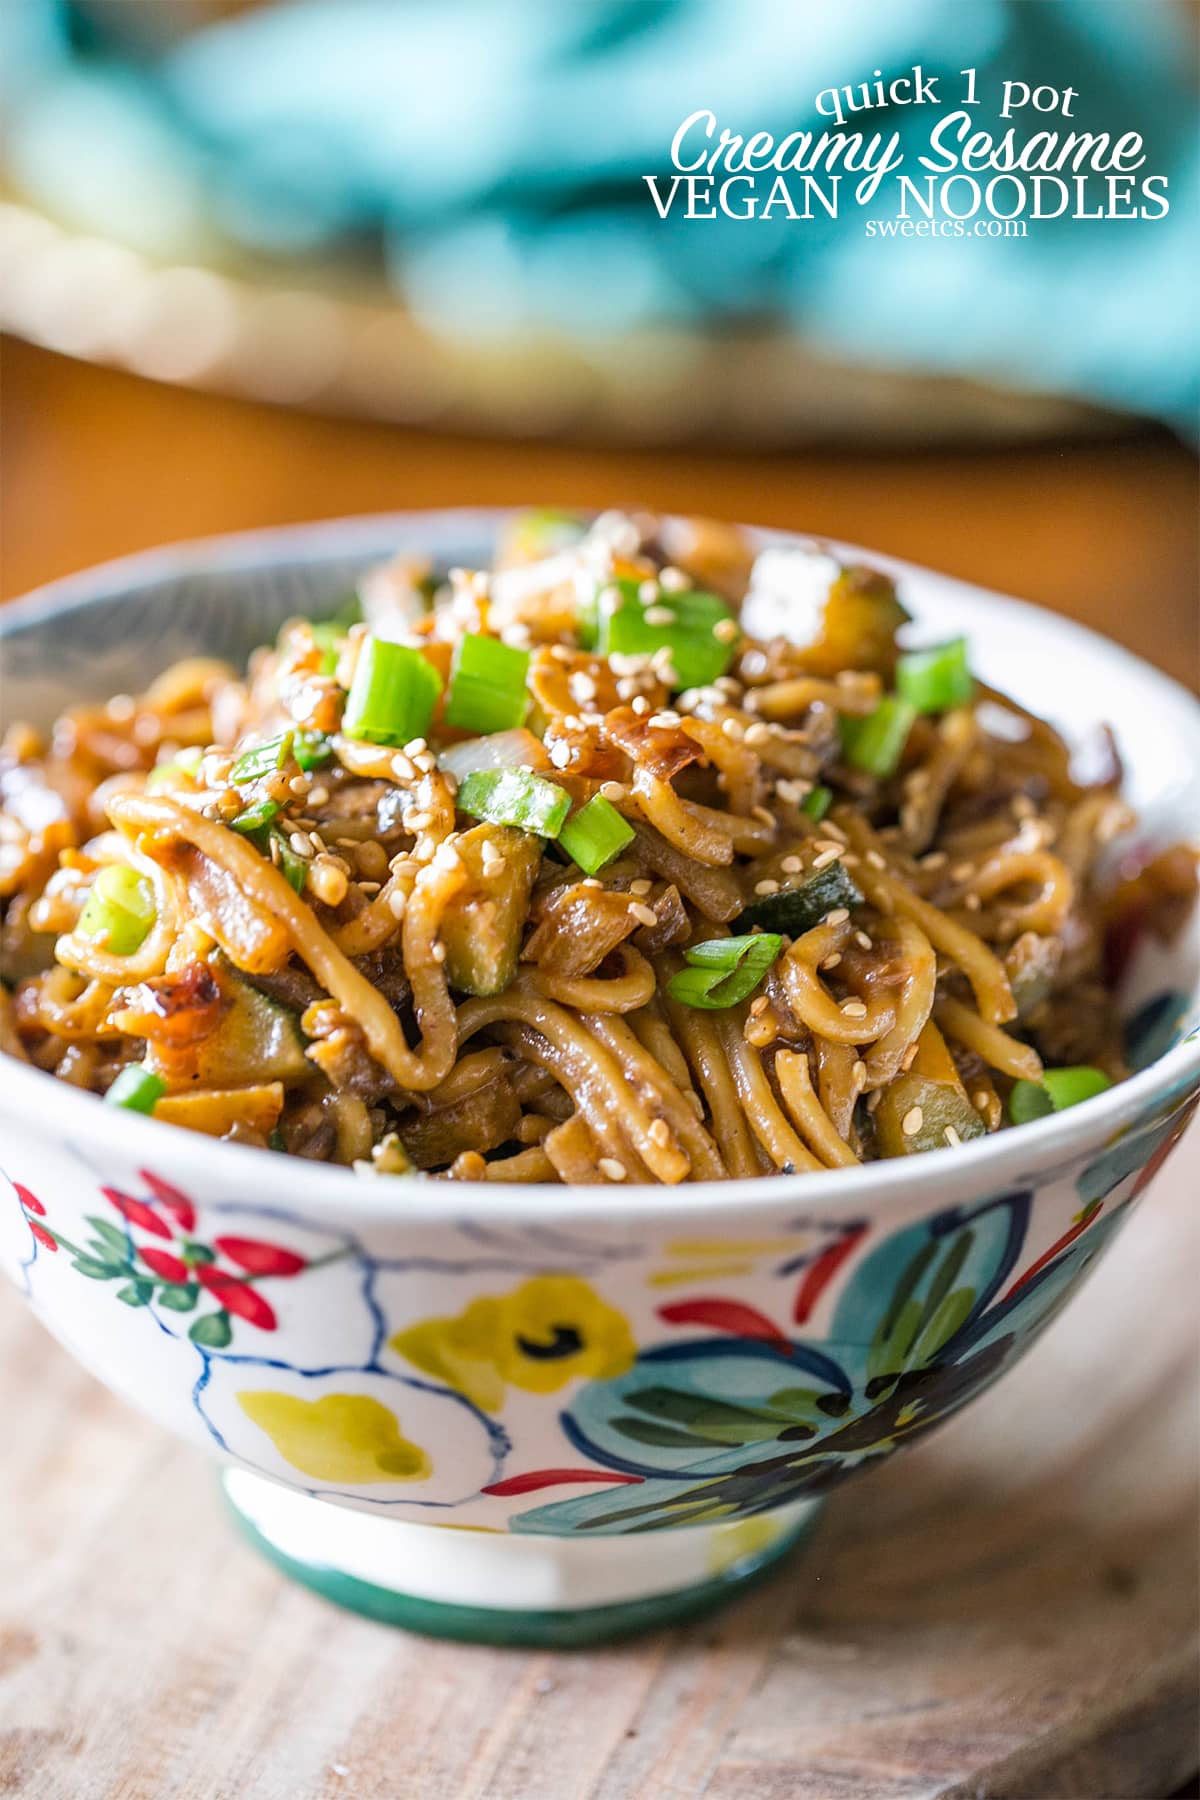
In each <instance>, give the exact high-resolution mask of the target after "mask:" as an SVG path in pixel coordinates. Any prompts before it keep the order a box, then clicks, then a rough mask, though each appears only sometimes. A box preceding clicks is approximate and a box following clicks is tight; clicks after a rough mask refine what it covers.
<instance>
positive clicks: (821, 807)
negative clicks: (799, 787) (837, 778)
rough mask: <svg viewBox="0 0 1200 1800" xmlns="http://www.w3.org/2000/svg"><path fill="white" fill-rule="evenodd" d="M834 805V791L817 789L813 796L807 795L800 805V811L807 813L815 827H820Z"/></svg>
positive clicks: (823, 788) (824, 788)
mask: <svg viewBox="0 0 1200 1800" xmlns="http://www.w3.org/2000/svg"><path fill="white" fill-rule="evenodd" d="M832 805H833V789H832V788H827V787H815V788H814V789H813V790H812V793H811V794H806V795H805V796H804V799H803V801H802V802H801V805H800V811H801V812H802V813H807V814H808V816H809V818H810V819H811V820H812V821H813V823H814V824H815V825H819V824H820V823H821V820H822V819H823V818H824V817H825V814H826V813H827V812H828V811H829V809H830V807H831V806H832Z"/></svg>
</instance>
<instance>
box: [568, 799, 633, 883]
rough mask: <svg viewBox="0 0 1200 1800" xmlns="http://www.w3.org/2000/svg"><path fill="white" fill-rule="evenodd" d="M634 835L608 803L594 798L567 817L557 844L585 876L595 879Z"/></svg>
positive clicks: (631, 840) (609, 802) (611, 804)
mask: <svg viewBox="0 0 1200 1800" xmlns="http://www.w3.org/2000/svg"><path fill="white" fill-rule="evenodd" d="M635 835H636V833H635V832H634V829H633V826H632V825H630V824H628V823H627V822H626V820H624V819H623V818H622V817H621V815H620V813H619V812H618V811H617V809H616V807H615V806H614V805H613V803H612V801H611V800H606V799H605V798H604V795H603V794H596V795H594V796H593V798H592V799H591V800H589V801H588V803H587V805H586V806H581V807H580V809H579V811H578V812H577V813H572V814H571V817H570V818H569V819H568V820H567V822H566V824H565V825H564V826H563V828H562V830H561V831H560V832H559V834H558V841H559V844H560V845H561V846H562V848H563V849H564V850H565V851H566V853H567V855H568V856H569V857H570V858H571V861H572V862H574V863H578V864H579V867H580V868H581V869H582V870H583V872H584V874H585V875H595V874H596V873H597V872H598V871H599V870H600V869H603V868H604V867H605V865H606V864H608V863H610V862H611V861H612V860H613V857H614V856H620V854H621V852H622V850H624V848H625V846H626V844H631V843H632V842H633V840H634V837H635Z"/></svg>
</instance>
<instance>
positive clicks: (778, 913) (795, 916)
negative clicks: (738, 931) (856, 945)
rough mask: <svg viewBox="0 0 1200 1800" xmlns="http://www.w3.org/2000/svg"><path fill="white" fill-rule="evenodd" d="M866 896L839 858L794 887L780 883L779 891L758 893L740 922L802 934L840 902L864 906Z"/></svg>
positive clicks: (789, 934) (790, 934) (841, 903)
mask: <svg viewBox="0 0 1200 1800" xmlns="http://www.w3.org/2000/svg"><path fill="white" fill-rule="evenodd" d="M862 903H863V897H862V895H861V894H860V893H859V891H858V889H857V888H856V887H855V885H854V883H853V881H851V879H850V876H849V875H848V873H847V872H846V870H845V869H844V868H843V867H842V864H841V863H840V862H833V863H830V864H829V866H828V868H825V869H817V870H815V871H814V873H812V874H811V875H809V876H808V878H807V880H805V881H801V882H798V883H797V884H796V885H795V886H794V887H781V888H780V889H779V890H778V892H777V893H774V894H761V895H755V897H754V899H753V900H752V901H751V902H750V904H749V906H747V908H746V910H745V912H744V913H743V914H742V916H741V918H740V919H739V920H738V924H739V925H743V926H749V925H761V926H762V927H763V929H764V930H766V931H786V932H787V934H788V936H789V937H800V936H801V935H802V934H803V933H804V932H806V931H811V930H812V928H813V926H814V925H819V924H820V923H821V920H822V919H823V918H824V917H825V914H826V913H828V912H833V911H834V910H835V908H837V907H839V906H845V907H847V908H851V907H855V906H861V905H862Z"/></svg>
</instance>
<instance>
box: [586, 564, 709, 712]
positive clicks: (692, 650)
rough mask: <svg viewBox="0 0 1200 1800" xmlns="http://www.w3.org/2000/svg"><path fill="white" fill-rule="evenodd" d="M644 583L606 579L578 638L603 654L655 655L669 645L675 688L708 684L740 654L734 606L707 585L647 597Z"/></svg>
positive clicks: (671, 677) (672, 683)
mask: <svg viewBox="0 0 1200 1800" xmlns="http://www.w3.org/2000/svg"><path fill="white" fill-rule="evenodd" d="M645 585H646V584H645V583H643V582H639V581H635V580H634V579H633V578H632V577H629V576H622V577H621V578H620V579H619V580H616V581H610V582H606V583H605V584H604V585H603V586H602V587H601V588H600V589H599V590H598V592H597V595H596V599H595V603H594V606H593V607H592V608H590V609H588V610H587V611H585V613H584V614H583V616H582V617H581V620H580V642H581V643H584V644H585V645H587V644H589V642H590V643H591V644H592V645H594V647H595V648H596V649H597V650H598V651H599V653H600V655H601V656H654V655H656V654H657V652H658V651H660V650H669V651H670V653H671V655H670V669H671V671H672V673H671V674H669V676H668V680H669V681H670V685H671V686H672V687H674V688H693V687H707V686H708V685H709V683H710V682H713V681H715V680H716V679H717V677H718V676H719V675H723V674H724V673H725V671H726V669H727V668H728V667H729V665H730V663H731V662H732V661H733V659H734V656H735V655H736V654H737V647H738V642H739V639H740V637H741V632H740V630H739V628H738V624H737V620H736V618H735V616H734V613H733V609H732V607H730V606H729V605H727V603H726V602H725V601H724V600H722V599H721V597H720V595H719V594H710V593H707V592H705V590H704V589H703V588H685V589H684V590H683V592H682V593H678V594H668V593H663V592H661V591H660V592H659V593H658V594H656V595H655V597H654V598H653V599H651V600H643V599H642V597H641V590H642V588H643V586H645Z"/></svg>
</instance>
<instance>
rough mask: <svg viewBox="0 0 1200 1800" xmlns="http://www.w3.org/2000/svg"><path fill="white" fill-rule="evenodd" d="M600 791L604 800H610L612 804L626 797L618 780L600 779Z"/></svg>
mask: <svg viewBox="0 0 1200 1800" xmlns="http://www.w3.org/2000/svg"><path fill="white" fill-rule="evenodd" d="M600 792H601V793H602V794H603V795H604V798H605V799H606V800H611V801H612V803H613V805H614V806H615V805H616V804H617V802H618V801H619V800H624V799H627V798H628V796H627V794H626V791H625V789H624V787H622V785H621V783H620V782H619V781H602V782H601V783H600Z"/></svg>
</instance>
